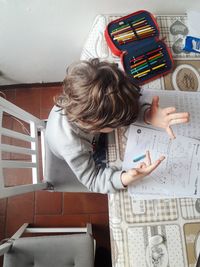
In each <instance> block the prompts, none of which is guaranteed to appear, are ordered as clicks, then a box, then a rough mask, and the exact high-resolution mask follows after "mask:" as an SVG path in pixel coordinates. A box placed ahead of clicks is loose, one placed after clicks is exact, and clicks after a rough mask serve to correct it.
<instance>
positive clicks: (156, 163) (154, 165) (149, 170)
mask: <svg viewBox="0 0 200 267" xmlns="http://www.w3.org/2000/svg"><path fill="white" fill-rule="evenodd" d="M164 159H165V157H164V156H161V157H160V158H159V159H158V160H156V161H155V162H154V163H152V164H151V165H150V166H148V167H147V168H146V171H147V172H148V173H151V172H152V171H153V170H155V169H156V168H157V167H158V166H159V165H160V163H161V162H162V161H163V160H164Z"/></svg>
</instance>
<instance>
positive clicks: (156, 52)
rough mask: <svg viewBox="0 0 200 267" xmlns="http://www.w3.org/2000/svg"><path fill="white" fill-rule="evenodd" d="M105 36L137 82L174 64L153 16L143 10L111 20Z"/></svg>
mask: <svg viewBox="0 0 200 267" xmlns="http://www.w3.org/2000/svg"><path fill="white" fill-rule="evenodd" d="M105 38H106V41H107V44H108V46H109V47H110V49H111V51H112V53H113V54H114V55H116V56H119V57H120V58H121V61H122V65H123V67H124V70H125V72H126V73H127V74H128V75H129V76H130V77H131V79H132V80H133V81H134V82H135V83H136V84H138V85H142V84H144V83H146V82H149V81H150V80H154V79H157V78H158V77H160V76H163V75H165V74H167V73H168V72H170V70H171V69H172V67H173V59H172V55H171V52H170V49H169V48H168V47H167V45H166V44H165V42H164V41H162V40H159V27H158V24H157V22H156V19H155V18H154V16H153V15H152V14H151V13H150V12H148V11H146V10H140V11H137V12H135V13H132V14H129V15H127V16H124V17H121V18H119V19H117V20H114V21H111V22H110V23H109V24H108V25H107V27H106V30H105Z"/></svg>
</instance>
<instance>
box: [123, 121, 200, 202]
mask: <svg viewBox="0 0 200 267" xmlns="http://www.w3.org/2000/svg"><path fill="white" fill-rule="evenodd" d="M147 150H149V151H150V155H151V158H152V162H153V161H155V160H157V159H158V158H159V157H160V156H162V155H164V156H165V157H166V158H165V160H164V161H163V162H162V163H161V164H160V165H159V166H158V168H156V169H155V170H154V171H153V172H152V173H151V174H150V175H148V176H147V177H145V178H143V179H142V180H140V181H138V182H134V183H133V184H132V185H131V186H129V193H130V194H131V195H133V196H134V195H135V197H136V198H137V196H138V195H140V196H141V199H150V198H158V196H161V197H164V196H166V198H167V197H186V196H187V197H190V196H191V197H192V196H193V197H194V196H198V195H199V188H200V141H198V140H196V139H192V138H188V137H184V136H177V138H176V139H175V140H171V139H169V137H168V135H167V134H166V133H165V132H161V131H157V130H153V129H149V128H145V127H139V126H133V125H131V126H130V129H129V134H128V141H127V145H126V150H125V155H124V161H123V169H125V170H128V169H130V168H135V167H137V166H138V164H139V162H137V163H134V162H133V159H134V158H136V157H138V156H140V155H142V154H145V152H146V151H147ZM151 196H152V197H151Z"/></svg>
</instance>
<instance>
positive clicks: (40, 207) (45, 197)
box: [35, 191, 63, 215]
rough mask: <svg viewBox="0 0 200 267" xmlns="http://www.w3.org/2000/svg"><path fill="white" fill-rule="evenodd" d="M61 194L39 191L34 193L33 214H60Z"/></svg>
mask: <svg viewBox="0 0 200 267" xmlns="http://www.w3.org/2000/svg"><path fill="white" fill-rule="evenodd" d="M62 200H63V194H62V193H59V192H46V191H40V192H36V193H35V214H44V215H45V214H48V215H49V214H62V204H63V201H62Z"/></svg>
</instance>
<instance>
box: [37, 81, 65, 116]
mask: <svg viewBox="0 0 200 267" xmlns="http://www.w3.org/2000/svg"><path fill="white" fill-rule="evenodd" d="M61 91H62V86H52V87H43V88H41V104H40V118H41V119H47V118H48V116H49V113H50V111H51V109H52V107H53V105H54V100H53V97H54V96H56V95H58V94H60V93H61Z"/></svg>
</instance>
